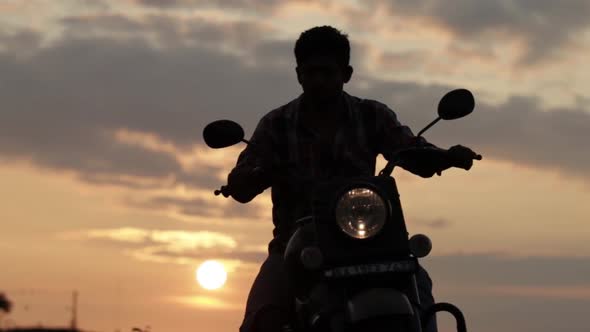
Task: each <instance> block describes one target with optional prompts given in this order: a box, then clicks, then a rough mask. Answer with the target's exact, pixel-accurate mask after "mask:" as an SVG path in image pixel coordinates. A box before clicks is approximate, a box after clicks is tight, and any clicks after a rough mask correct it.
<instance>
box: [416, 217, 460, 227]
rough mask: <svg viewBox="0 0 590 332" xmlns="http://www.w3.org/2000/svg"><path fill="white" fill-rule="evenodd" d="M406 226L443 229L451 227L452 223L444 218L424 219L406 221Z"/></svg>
mask: <svg viewBox="0 0 590 332" xmlns="http://www.w3.org/2000/svg"><path fill="white" fill-rule="evenodd" d="M407 223H408V224H411V225H416V226H419V227H420V226H421V227H428V228H432V229H443V228H449V227H451V226H452V225H453V223H452V222H451V221H450V220H448V219H445V218H436V219H432V220H425V219H408V220H407Z"/></svg>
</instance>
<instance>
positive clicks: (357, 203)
mask: <svg viewBox="0 0 590 332" xmlns="http://www.w3.org/2000/svg"><path fill="white" fill-rule="evenodd" d="M335 212H336V222H337V223H338V226H340V229H341V230H342V231H343V232H344V233H346V234H347V235H348V236H351V237H353V238H357V239H367V238H370V237H372V236H375V235H376V234H377V233H379V231H381V228H383V226H384V225H385V221H386V219H387V208H386V204H385V201H384V200H383V198H382V197H381V196H380V195H379V194H377V193H376V192H375V191H373V190H371V189H369V188H354V189H350V190H348V191H347V192H345V193H344V194H343V195H342V196H341V197H340V198H339V199H338V202H337V203H336V211H335Z"/></svg>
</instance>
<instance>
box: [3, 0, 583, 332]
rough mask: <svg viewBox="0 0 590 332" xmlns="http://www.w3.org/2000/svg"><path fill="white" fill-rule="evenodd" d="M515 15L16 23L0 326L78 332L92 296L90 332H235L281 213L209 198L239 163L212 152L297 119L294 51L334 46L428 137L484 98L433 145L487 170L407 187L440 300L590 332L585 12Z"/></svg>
mask: <svg viewBox="0 0 590 332" xmlns="http://www.w3.org/2000/svg"><path fill="white" fill-rule="evenodd" d="M509 2H510V3H511V4H512V5H511V6H504V5H502V4H497V3H493V4H492V3H490V2H483V1H473V2H458V3H457V6H461V8H462V11H456V12H455V11H450V10H449V9H447V8H445V7H443V5H442V1H431V2H430V4H429V5H428V6H426V5H425V6H419V5H412V4H408V3H405V2H402V1H380V0H372V1H367V2H361V1H352V0H350V1H341V2H336V1H331V0H325V1H320V2H313V3H309V2H303V1H295V0H293V1H285V2H279V1H276V2H273V1H248V2H235V3H233V4H232V3H230V2H224V1H217V2H216V1H213V2H208V4H207V5H203V4H202V2H200V1H196V0H177V1H168V2H164V1H146V0H134V1H108V0H103V1H73V0H72V1H48V0H47V1H38V2H36V3H35V6H33V5H31V4H29V3H23V2H20V1H4V2H3V3H2V4H0V13H4V14H5V15H0V68H2V72H3V75H2V77H0V87H2V89H0V90H1V91H0V97H1V98H0V100H3V107H2V108H1V109H0V126H2V127H1V128H0V180H1V183H2V186H1V187H0V201H2V202H4V204H2V208H1V209H0V219H1V220H2V221H3V222H2V225H3V230H2V232H0V263H1V264H2V266H3V267H4V268H3V272H2V276H1V277H0V292H4V293H6V295H7V296H8V297H9V298H10V299H11V300H13V302H14V304H15V306H14V310H13V312H12V313H10V315H8V316H5V317H3V318H2V321H0V324H4V325H8V326H10V325H11V324H18V325H32V324H33V325H34V324H38V323H41V324H44V325H64V324H68V323H69V319H70V315H69V311H68V310H69V309H68V307H69V305H70V298H71V292H72V291H73V290H78V291H79V294H80V299H79V302H80V305H79V323H80V326H81V327H82V328H84V329H88V330H93V331H115V330H119V331H131V329H132V328H133V327H145V326H147V325H149V326H150V327H151V330H152V331H154V332H158V331H170V332H183V331H194V330H195V329H196V328H198V329H203V330H205V329H207V330H215V331H220V332H225V331H236V330H237V327H238V326H239V324H240V322H241V318H242V315H243V305H244V303H245V299H246V296H247V292H248V289H249V287H250V284H251V282H252V280H253V278H254V277H255V275H256V272H257V269H258V266H259V264H260V263H261V261H262V259H263V258H264V254H265V245H266V243H267V242H268V241H269V240H270V237H271V231H272V225H271V222H270V201H269V195H268V192H266V193H265V194H263V195H262V196H261V197H258V198H257V199H256V200H255V201H253V202H252V203H251V204H248V205H246V206H244V205H241V204H239V203H236V202H233V201H231V200H225V199H222V198H220V197H214V196H213V195H212V191H213V190H214V189H216V188H217V187H218V186H219V185H221V184H223V181H224V179H225V176H226V174H227V172H228V171H229V170H230V169H231V167H232V165H233V164H234V162H235V158H236V157H237V154H238V153H239V148H232V149H227V150H224V151H212V150H209V149H207V148H206V147H204V145H203V144H202V142H201V138H200V135H201V130H202V128H203V126H204V125H205V124H206V123H208V122H209V121H212V120H215V119H219V118H232V119H235V120H237V121H239V122H241V123H242V124H244V127H245V129H246V131H247V133H251V131H252V129H253V128H254V126H255V124H256V119H258V118H260V117H261V116H262V115H264V114H265V113H266V112H268V111H269V110H270V109H272V108H274V107H277V106H280V105H281V104H283V103H285V102H287V101H289V100H290V99H292V98H294V97H296V96H297V95H298V94H299V93H300V89H299V87H298V86H297V84H296V81H295V78H294V70H293V68H292V67H293V62H294V60H293V59H292V53H291V52H292V45H293V43H294V40H295V39H296V38H297V35H298V33H300V32H301V31H302V30H303V29H306V28H309V27H311V26H314V25H322V24H333V25H335V26H337V27H339V28H341V29H342V30H343V31H344V32H346V33H348V34H349V37H350V39H351V42H352V45H353V51H352V62H353V64H354V66H355V76H354V77H353V82H351V83H350V84H349V85H348V86H347V87H346V90H347V91H349V92H350V93H352V94H355V95H358V96H366V97H368V98H375V99H378V100H381V101H383V102H385V103H387V104H388V105H389V106H391V107H392V108H393V109H394V110H395V111H396V112H397V113H398V116H399V117H400V119H401V120H402V121H403V122H404V123H407V124H408V125H410V126H411V127H412V128H414V130H415V131H417V130H418V129H420V128H419V127H420V126H422V125H424V124H426V123H427V122H428V121H429V120H430V119H432V118H433V117H434V114H435V108H436V104H437V102H438V99H439V98H440V97H441V96H442V94H443V93H444V92H446V91H448V90H450V89H452V88H455V87H457V86H460V87H467V88H469V89H471V90H472V91H473V92H474V94H475V96H476V100H477V107H476V110H475V112H474V114H472V115H470V116H469V117H467V118H465V119H461V120H457V121H454V122H443V123H439V124H438V125H437V127H435V128H433V129H432V130H431V131H430V132H429V133H428V134H427V135H426V137H427V138H428V139H429V140H430V141H432V142H434V143H436V144H439V145H440V146H442V147H448V146H450V145H453V144H459V143H460V144H464V145H467V146H470V147H472V148H473V149H474V150H476V151H477V152H479V153H481V154H483V155H484V160H483V161H482V162H478V163H476V166H475V167H474V168H473V169H472V170H471V171H470V172H465V171H462V170H449V171H447V172H445V174H444V175H443V176H442V177H434V178H431V179H421V178H418V177H415V176H413V175H411V174H409V173H406V172H404V171H396V173H397V180H398V183H399V187H400V192H401V198H402V203H403V206H404V209H405V210H404V213H405V215H406V217H407V219H408V228H409V230H410V233H426V234H428V235H429V236H430V237H431V238H432V240H433V243H434V249H433V253H432V255H431V256H432V257H428V258H426V259H425V260H424V265H425V266H426V267H427V269H428V270H429V271H430V273H431V276H432V278H433V280H434V283H435V290H434V295H435V297H437V298H438V299H440V300H442V301H450V302H453V303H456V304H457V305H459V306H460V307H461V308H462V309H463V310H464V311H465V314H466V317H467V319H468V322H469V324H470V326H471V329H473V330H477V331H484V332H485V331H490V332H491V331H497V330H502V331H508V332H510V331H535V332H544V331H554V330H556V329H559V330H561V331H572V332H574V331H585V324H584V323H585V321H584V319H583V317H585V315H584V310H583V309H582V308H586V309H587V308H588V306H589V305H590V270H589V268H590V241H588V239H589V238H590V223H588V216H589V215H590V206H589V205H588V204H586V202H588V201H590V190H589V189H590V187H589V186H588V183H589V182H588V179H590V157H589V156H588V154H587V153H585V151H586V150H587V147H586V146H585V145H586V142H588V141H590V136H589V134H588V133H589V132H590V115H589V113H590V112H589V108H590V94H589V93H588V92H587V91H586V89H584V87H586V86H587V85H588V83H590V82H588V77H590V75H588V74H589V73H588V70H587V69H586V67H585V66H583V65H582V64H583V56H584V54H587V51H588V48H589V45H590V44H589V43H588V41H589V40H588V36H590V34H588V31H589V30H588V29H589V28H590V27H589V26H590V22H588V21H587V20H586V19H585V18H586V17H587V14H589V13H590V6H589V5H587V4H586V2H584V1H581V0H580V1H574V0H571V1H566V3H567V6H565V5H564V7H563V8H562V7H560V8H554V7H551V6H550V5H548V4H534V3H528V2H525V1H516V0H513V1H509ZM459 3H460V4H459ZM215 4H217V5H215ZM566 7H567V8H569V10H568V9H567V8H566ZM484 14H486V15H487V16H485V17H486V19H483V17H484V16H481V15H484ZM529 14H531V15H532V14H534V15H535V17H537V19H531V18H530V16H529ZM279 22H280V24H279ZM550 25H553V26H558V27H555V28H553V29H552V28H550V27H548V26H550ZM572 36H579V38H572ZM382 164H383V163H382V161H380V165H382ZM212 258H214V259H220V260H221V261H223V262H224V264H226V266H227V268H228V269H229V276H228V281H227V284H226V286H224V287H223V288H222V289H220V290H217V291H206V290H204V289H202V288H200V287H199V285H198V284H197V283H196V281H195V276H194V273H195V269H196V268H197V266H198V265H199V264H200V263H201V262H202V261H204V260H206V259H212ZM547 313H552V315H548V314H547ZM554 315H557V316H558V317H561V318H562V319H564V320H566V321H567V322H568V324H567V326H568V328H569V329H563V326H562V325H559V322H558V321H556V320H555V319H553V318H551V317H554ZM549 316H551V317H549ZM531 317H536V318H537V319H536V320H535V321H532V320H531V319H530V318H531ZM441 326H442V328H441V331H451V330H452V329H451V327H452V323H451V322H450V321H449V320H446V319H443V320H442V321H441Z"/></svg>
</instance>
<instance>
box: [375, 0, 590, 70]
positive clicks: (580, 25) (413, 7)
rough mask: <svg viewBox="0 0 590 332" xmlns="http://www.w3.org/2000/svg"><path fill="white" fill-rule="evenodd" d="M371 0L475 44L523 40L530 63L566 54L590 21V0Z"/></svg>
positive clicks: (526, 61)
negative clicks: (432, 23)
mask: <svg viewBox="0 0 590 332" xmlns="http://www.w3.org/2000/svg"><path fill="white" fill-rule="evenodd" d="M367 4H369V5H368V9H369V10H371V8H372V9H373V10H376V9H377V8H380V9H383V8H387V9H388V11H389V13H390V14H391V15H392V16H393V17H400V19H404V18H410V19H422V20H425V21H427V22H434V23H436V24H438V25H440V26H442V27H443V28H445V29H448V30H450V31H452V32H453V33H454V34H455V35H456V36H457V37H458V38H459V39H460V40H469V41H470V42H472V43H475V44H480V45H486V44H496V43H501V42H502V41H505V40H509V39H516V40H522V41H524V44H525V47H526V50H525V54H524V55H523V57H522V58H521V59H520V61H519V63H520V64H525V65H531V64H536V63H538V62H539V61H541V60H546V59H548V58H552V57H554V56H559V55H562V54H560V51H561V49H562V48H563V47H565V46H567V45H569V44H570V42H574V41H576V42H577V41H578V38H577V37H578V36H579V35H580V34H581V33H582V32H583V30H585V29H587V28H588V27H589V26H590V21H589V20H588V19H587V18H588V15H589V14H590V3H589V2H588V1H586V0H566V1H560V2H555V1H549V0H541V1H530V0H506V1H472V0H455V1H451V2H449V1H444V0H428V1H405V0H393V1H383V0H371V1H369V2H367ZM378 5H379V6H380V7H377V6H378ZM395 21H396V19H392V22H395Z"/></svg>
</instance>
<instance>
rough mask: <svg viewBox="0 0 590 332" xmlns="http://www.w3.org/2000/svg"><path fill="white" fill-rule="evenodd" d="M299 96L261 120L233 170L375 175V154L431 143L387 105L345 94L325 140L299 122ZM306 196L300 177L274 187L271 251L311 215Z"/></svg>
mask: <svg viewBox="0 0 590 332" xmlns="http://www.w3.org/2000/svg"><path fill="white" fill-rule="evenodd" d="M302 96H303V95H301V96H299V97H298V98H296V99H294V100H292V101H291V102H289V103H287V104H286V105H283V106H281V107H279V108H277V109H275V110H273V111H271V112H269V113H268V114H266V115H265V116H264V117H263V118H262V119H261V120H260V122H259V123H258V126H257V127H256V130H255V131H254V133H253V135H252V138H251V140H250V142H251V145H249V146H248V147H246V149H245V150H244V151H242V153H241V154H240V156H239V158H238V162H237V164H236V167H235V168H234V170H236V169H239V168H249V169H253V168H255V167H261V168H262V169H270V168H272V165H273V164H275V165H276V164H281V165H286V164H288V165H289V166H290V170H291V171H293V172H295V173H296V174H299V175H302V176H305V177H307V178H310V179H314V180H318V181H321V180H325V179H329V178H331V177H335V176H373V175H375V164H376V157H377V156H378V155H379V154H382V155H383V156H384V157H385V159H387V160H389V159H390V156H391V155H392V153H393V152H394V151H396V150H398V149H403V148H405V147H409V146H412V145H415V144H416V143H417V142H420V143H422V144H428V145H430V144H429V143H427V142H426V141H425V140H424V139H423V138H416V136H414V134H413V133H412V131H411V130H410V129H409V128H408V127H407V126H404V125H402V124H401V123H400V122H399V121H398V120H397V117H396V115H395V113H394V112H393V111H392V110H391V109H389V108H388V107H387V106H386V105H384V104H382V103H380V102H377V101H374V100H368V99H361V98H357V97H354V96H351V95H349V94H347V93H346V92H343V99H344V103H343V104H344V106H345V107H344V109H343V110H342V112H343V114H342V115H343V116H342V117H341V118H342V120H341V121H340V123H339V124H338V125H337V128H338V129H337V130H336V132H335V135H334V136H333V137H330V139H329V140H328V141H326V139H325V137H324V136H325V135H319V134H318V133H316V132H314V130H312V129H311V128H309V127H306V126H305V125H304V123H303V121H300V115H301V114H302V109H303V107H304V105H303V99H302ZM322 138H323V139H322ZM401 166H402V167H403V168H404V169H407V170H408V171H410V172H413V173H415V174H423V173H422V172H421V168H420V167H418V166H417V165H412V164H411V163H409V162H406V163H405V164H402V165H401ZM256 185H258V186H259V187H258V188H256V189H257V192H259V193H261V192H262V191H264V190H265V189H267V188H268V187H270V186H271V185H272V183H271V179H270V177H269V178H268V179H267V181H262V182H261V183H257V184H256ZM310 194H311V193H310V192H309V186H306V185H304V184H303V183H302V182H298V181H291V182H289V183H275V184H274V185H272V194H271V195H272V202H273V223H274V225H275V229H274V231H273V234H274V236H275V239H274V240H273V241H272V242H271V244H270V249H271V250H272V249H273V248H282V249H284V246H285V245H286V242H287V241H288V239H289V237H290V235H291V233H292V231H293V225H294V222H295V221H296V220H297V219H299V218H301V217H303V216H306V215H309V214H310V201H309V199H310V196H311V195H310Z"/></svg>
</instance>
